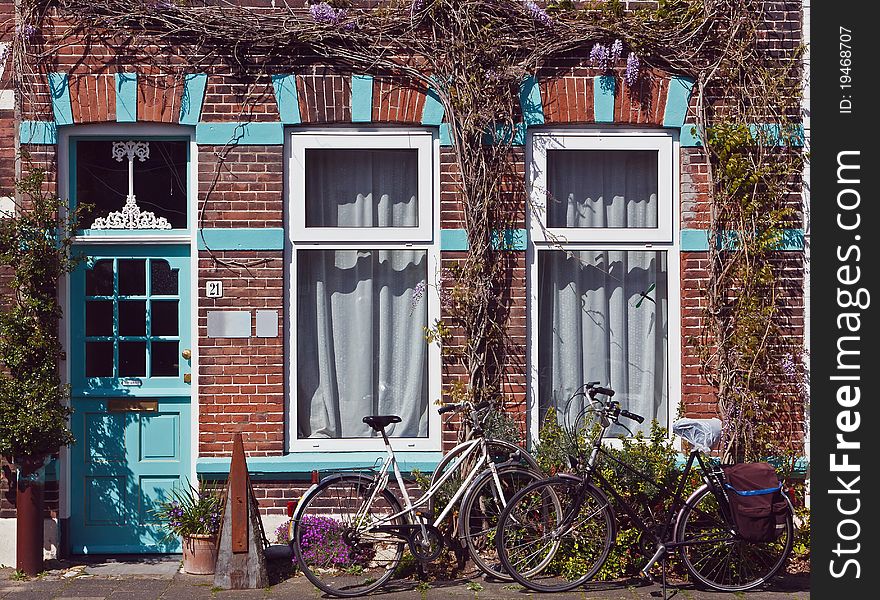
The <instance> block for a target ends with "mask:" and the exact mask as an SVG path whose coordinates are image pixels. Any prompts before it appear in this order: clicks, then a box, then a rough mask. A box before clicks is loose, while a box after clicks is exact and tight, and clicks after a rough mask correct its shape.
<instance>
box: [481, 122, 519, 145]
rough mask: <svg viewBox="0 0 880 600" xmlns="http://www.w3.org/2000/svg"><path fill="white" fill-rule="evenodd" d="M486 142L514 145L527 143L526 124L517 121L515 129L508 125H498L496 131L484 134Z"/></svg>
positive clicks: (484, 141)
mask: <svg viewBox="0 0 880 600" xmlns="http://www.w3.org/2000/svg"><path fill="white" fill-rule="evenodd" d="M483 143H484V144H507V143H509V144H511V145H512V146H522V145H524V144H525V143H526V124H525V123H516V124H515V125H514V126H513V131H512V132H511V130H510V128H509V127H507V126H506V125H496V126H495V132H494V134H493V133H486V135H484V136H483Z"/></svg>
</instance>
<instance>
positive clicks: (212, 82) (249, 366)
mask: <svg viewBox="0 0 880 600" xmlns="http://www.w3.org/2000/svg"><path fill="white" fill-rule="evenodd" d="M246 4H248V5H253V6H261V7H267V6H269V5H270V2H269V0H247V2H246ZM366 4H375V3H373V2H367V3H366ZM645 4H652V3H650V2H626V3H625V5H626V6H627V8H630V9H631V8H635V7H638V6H642V5H645ZM8 6H9V3H2V4H0V23H2V22H3V20H4V18H3V15H4V12H3V11H4V10H8ZM766 7H767V8H768V10H767V18H768V25H767V28H766V32H765V39H764V43H766V44H767V47H768V48H770V49H771V50H773V49H783V48H787V47H790V46H791V45H792V44H795V43H797V42H798V41H799V38H800V4H799V3H797V2H790V1H788V2H786V1H782V0H780V1H777V2H772V3H767V4H766ZM53 31H55V30H53V28H52V27H51V26H49V27H47V29H46V31H45V32H44V33H45V34H46V35H51V34H52V33H53ZM58 31H60V29H59V30H58ZM0 32H2V26H0ZM0 35H2V33H0ZM83 50H84V49H83V48H82V47H81V46H77V45H75V44H74V45H71V46H70V47H68V48H67V49H66V50H65V54H64V55H62V56H61V57H60V59H59V60H58V62H57V64H52V65H45V70H47V71H60V72H71V76H70V80H69V85H70V94H71V99H72V113H73V118H74V121H75V122H76V123H92V122H104V121H111V122H112V121H114V120H115V118H116V114H115V110H116V98H115V89H114V85H113V83H114V73H116V72H117V71H121V72H138V73H139V77H138V89H137V98H138V120H139V121H143V122H175V121H176V119H177V115H178V113H179V107H180V103H181V94H182V75H183V67H182V62H181V61H180V60H179V59H176V58H175V57H168V60H167V61H166V63H165V64H164V66H163V67H162V69H159V68H158V67H155V66H150V65H148V64H147V63H146V62H144V61H143V60H142V59H141V58H139V57H138V55H137V54H136V53H133V54H131V55H130V56H126V57H124V58H123V57H116V56H113V54H112V53H111V52H109V51H108V50H107V49H104V48H91V49H89V52H88V57H87V59H86V60H80V57H81V55H82V53H83ZM206 64H207V63H206ZM274 69H275V72H279V73H292V72H296V73H297V75H298V76H297V79H296V90H297V94H298V100H299V111H300V116H301V119H302V122H303V124H304V125H305V126H310V125H311V126H322V125H340V124H346V123H350V122H351V117H352V107H351V74H350V73H345V72H339V71H335V70H332V69H328V68H326V67H323V66H320V65H309V66H308V67H299V68H296V69H295V70H294V69H293V67H292V66H291V65H281V64H279V65H275V67H274ZM598 74H600V73H599V72H598V71H596V70H595V69H593V68H592V67H590V66H589V65H588V64H587V60H586V59H585V57H583V56H568V57H564V58H562V59H560V60H558V61H556V62H554V63H553V64H552V65H548V66H545V67H543V68H542V69H541V71H540V72H539V73H538V74H537V76H538V80H539V88H540V92H541V97H542V103H543V109H544V115H545V120H546V123H547V125H548V126H555V125H559V126H568V125H572V124H576V125H580V124H587V125H589V124H592V123H594V122H595V115H594V114H593V99H594V94H595V90H593V85H594V80H593V78H594V77H595V76H596V75H598ZM209 75H210V76H209V78H208V84H207V88H206V90H205V97H204V103H203V106H202V113H201V120H202V121H204V122H224V121H226V122H228V121H250V120H253V121H261V122H277V121H278V120H279V114H278V106H277V103H276V100H275V96H274V93H273V88H272V85H271V80H270V78H269V75H268V74H265V73H263V74H259V75H254V76H248V77H243V76H241V75H240V74H237V73H231V72H229V71H228V70H226V69H223V68H220V67H217V68H214V70H211V71H209ZM6 77H8V75H7V76H6ZM36 83H37V84H38V85H39V86H41V87H40V90H39V93H38V94H37V96H36V97H35V98H34V102H32V103H31V104H29V105H27V106H25V107H24V108H25V110H26V114H27V118H31V119H51V114H52V111H51V105H50V103H49V99H48V94H47V91H46V86H45V80H44V79H40V80H38V81H37V82H36ZM3 85H4V82H3V81H0V88H2V87H3ZM668 89H669V74H668V73H663V72H662V71H659V70H657V69H652V70H650V71H649V72H648V73H647V75H646V76H645V77H644V78H643V80H642V83H641V84H640V85H639V87H637V88H636V89H635V90H630V89H629V88H627V87H625V86H623V87H622V89H621V90H620V93H619V94H618V95H617V96H616V97H615V113H614V114H615V116H616V122H617V123H618V124H623V125H635V126H641V127H646V128H650V127H659V126H660V125H662V121H663V116H664V106H665V104H666V99H667V91H668ZM718 94H719V95H720V96H723V90H721V91H718ZM424 105H425V95H424V93H423V91H422V90H419V89H417V88H415V87H413V86H411V85H410V84H409V83H408V82H404V81H400V80H394V79H391V78H387V77H381V76H375V77H374V80H373V105H372V111H371V113H372V120H373V124H388V125H392V124H393V125H410V126H414V125H419V124H420V121H421V115H422V110H423V108H424ZM10 119H11V114H10V113H9V112H4V111H2V110H0V195H2V193H3V192H2V190H3V189H4V186H8V185H9V184H10V181H11V180H10V173H11V171H10V170H9V169H10V166H9V165H10V157H11V155H10V154H9V150H8V148H7V145H8V140H9V139H11V138H10V132H11V131H13V129H12V123H11V121H10ZM28 150H30V151H31V154H32V158H33V160H34V161H36V163H37V164H40V165H46V166H49V167H50V182H49V185H54V169H53V168H51V167H52V165H53V163H54V158H55V151H54V147H52V146H30V147H28ZM218 155H225V159H224V160H223V161H222V164H221V161H220V160H219V159H218ZM198 158H199V181H198V189H199V197H198V206H199V215H198V222H199V223H200V226H205V227H210V228H280V227H284V224H285V217H284V215H285V198H284V193H283V190H284V171H285V164H284V157H283V149H282V147H281V146H277V145H266V146H239V147H235V146H227V147H221V146H214V145H201V146H200V147H199V157H198ZM680 163H681V190H680V222H679V224H680V226H681V227H682V228H688V229H704V228H706V226H707V224H708V204H707V193H708V189H707V185H708V165H707V160H706V156H705V154H704V153H703V152H702V150H700V149H698V148H683V149H682V151H681V156H680ZM510 176H511V177H512V178H514V179H517V178H518V179H519V180H520V181H521V180H522V178H523V177H524V176H525V165H524V151H523V149H522V148H514V149H513V150H512V155H511V174H510ZM459 182H460V174H459V172H458V167H457V164H456V161H455V156H454V153H453V151H452V150H451V149H450V148H442V149H441V153H440V206H439V219H440V225H441V227H442V228H444V229H458V228H463V227H464V215H463V212H462V206H461V202H460V197H459V191H458V185H459ZM518 184H519V182H514V181H511V182H508V186H509V190H510V204H509V209H510V211H511V213H512V214H513V217H512V218H511V219H510V226H511V227H514V228H519V227H524V218H523V212H524V208H525V206H524V200H523V198H522V196H521V193H520V192H521V187H520V186H519V185H518ZM792 185H793V188H795V189H796V188H797V186H798V185H799V182H793V183H792ZM799 201H800V196H799V194H797V193H793V194H792V196H791V202H792V203H793V204H796V203H798V202H799ZM793 226H798V225H796V224H795V225H793ZM461 258H462V255H461V254H460V253H456V252H444V253H443V256H442V260H443V265H444V266H449V265H452V264H454V263H455V262H456V261H458V260H460V259H461ZM798 258H799V255H797V254H791V255H789V256H781V257H780V265H779V269H780V273H782V274H783V275H784V277H785V280H786V281H787V282H788V283H789V284H790V286H789V291H788V292H787V295H786V296H784V298H782V299H781V302H784V303H785V304H786V307H787V309H788V311H789V313H790V315H789V317H788V318H789V323H788V324H789V325H790V333H791V335H792V336H795V337H797V336H799V335H801V332H802V328H803V299H802V296H801V292H800V291H799V289H798V286H799V284H800V283H801V282H802V278H803V268H802V265H800V264H799V263H798ZM504 260H505V261H507V262H508V265H507V266H508V269H509V272H510V277H509V287H508V289H507V290H505V294H506V301H508V302H509V321H508V334H509V339H510V342H511V346H510V349H509V355H508V357H507V363H506V365H507V366H506V372H505V380H504V391H505V394H506V395H507V398H508V406H509V407H510V410H511V411H512V412H514V413H515V414H516V415H517V418H518V419H519V420H520V422H521V423H523V424H524V423H525V410H526V403H525V397H526V386H527V380H526V367H525V365H526V351H527V348H528V340H527V338H526V335H527V322H526V321H527V315H526V301H525V298H526V278H527V273H526V262H525V253H524V252H522V251H511V252H509V253H507V255H506V256H505V259H504ZM706 268H707V265H706V254H705V253H701V252H685V253H683V254H682V256H681V273H680V274H681V281H682V289H681V311H682V312H681V330H682V339H681V353H682V373H681V380H682V403H683V412H684V413H686V414H689V415H693V416H704V415H710V414H713V413H714V411H715V398H714V394H713V390H712V389H711V387H709V386H708V385H707V384H706V383H705V381H704V380H703V378H702V376H701V375H700V373H699V365H698V361H697V356H696V351H695V346H694V344H693V343H692V340H693V339H698V337H699V332H700V327H701V323H700V319H701V314H702V313H701V311H702V302H703V290H704V289H705V282H706V277H707V275H706ZM197 277H198V280H199V286H198V287H199V298H198V329H197V331H198V358H199V362H198V378H199V391H200V396H199V398H198V402H199V407H200V408H199V438H198V444H197V446H196V447H197V448H198V452H199V455H201V456H204V457H216V456H224V455H227V454H228V453H229V451H230V449H231V443H232V435H233V433H234V432H235V431H243V432H245V433H246V438H245V439H246V444H247V451H248V453H249V455H251V456H272V455H280V454H282V453H283V452H284V434H285V428H286V425H285V410H284V404H285V382H284V366H285V362H286V361H287V360H289V357H285V356H284V341H283V331H284V315H283V309H284V294H285V292H284V279H285V277H286V275H285V265H284V257H283V254H282V253H281V252H280V251H220V250H214V249H210V248H209V249H207V250H202V251H200V252H199V260H198V269H197ZM208 279H221V280H223V282H224V298H222V299H208V298H206V297H205V295H204V293H205V292H204V287H205V286H204V282H205V281H206V280H208ZM222 308H235V309H240V310H252V311H253V310H255V309H270V310H277V311H279V314H280V315H281V317H282V318H281V327H280V330H279V336H278V337H277V338H256V337H252V338H250V339H212V338H207V331H206V320H207V311H208V310H212V309H222ZM459 342H460V340H459ZM670 351H674V348H670ZM443 377H444V379H443V390H444V393H447V394H448V391H449V389H450V386H451V385H452V383H453V382H454V381H463V380H464V378H465V377H466V373H465V372H464V370H463V369H462V368H461V367H459V366H455V365H446V367H445V368H444V375H443ZM431 400H432V401H433V400H434V399H433V398H431ZM787 414H791V415H792V419H793V421H792V422H793V423H796V424H800V423H802V415H800V413H798V411H797V408H792V409H791V411H790V412H789V413H787ZM453 418H454V416H449V417H444V419H453ZM446 422H447V423H448V421H446ZM798 426H800V425H798ZM454 441H455V433H454V429H453V427H451V426H449V425H447V426H446V428H445V432H444V435H443V443H444V446H445V447H449V446H450V445H451V444H453V443H454ZM257 489H258V497H259V498H260V501H261V504H263V506H264V508H265V510H266V511H268V512H274V511H283V510H284V507H286V502H287V500H290V499H293V498H291V497H289V496H295V495H298V494H297V493H296V492H295V489H298V488H296V487H295V486H293V485H290V484H287V483H283V482H258V485H257ZM0 492H2V490H0ZM4 506H7V505H4V504H0V511H2V510H4ZM6 510H8V507H7V508H6ZM0 514H2V513H0Z"/></svg>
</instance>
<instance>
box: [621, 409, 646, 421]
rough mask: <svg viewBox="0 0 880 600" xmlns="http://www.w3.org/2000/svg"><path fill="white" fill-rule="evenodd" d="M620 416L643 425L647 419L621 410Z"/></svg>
mask: <svg viewBox="0 0 880 600" xmlns="http://www.w3.org/2000/svg"><path fill="white" fill-rule="evenodd" d="M620 416H621V417H626V418H627V419H632V420H633V421H635V422H637V423H642V422H644V420H645V417H643V416H642V415H637V414H635V413H631V412H629V411H628V410H621V411H620Z"/></svg>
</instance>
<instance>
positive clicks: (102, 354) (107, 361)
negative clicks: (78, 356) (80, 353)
mask: <svg viewBox="0 0 880 600" xmlns="http://www.w3.org/2000/svg"><path fill="white" fill-rule="evenodd" d="M86 377H113V342H86Z"/></svg>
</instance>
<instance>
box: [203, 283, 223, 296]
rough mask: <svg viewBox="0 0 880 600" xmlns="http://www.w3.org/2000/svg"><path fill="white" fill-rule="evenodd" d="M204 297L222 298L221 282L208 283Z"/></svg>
mask: <svg viewBox="0 0 880 600" xmlns="http://www.w3.org/2000/svg"><path fill="white" fill-rule="evenodd" d="M205 295H206V296H207V297H208V298H222V297H223V282H222V281H219V280H215V281H209V282H208V283H207V286H206V288H205Z"/></svg>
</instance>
